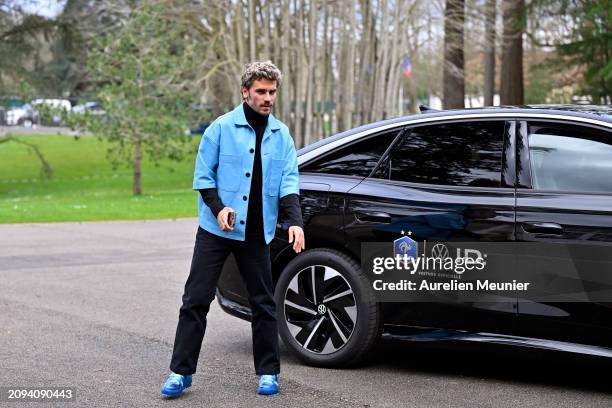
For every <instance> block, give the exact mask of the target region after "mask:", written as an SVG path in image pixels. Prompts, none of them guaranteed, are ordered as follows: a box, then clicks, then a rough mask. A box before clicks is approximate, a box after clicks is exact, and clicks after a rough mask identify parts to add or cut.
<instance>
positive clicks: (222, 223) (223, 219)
mask: <svg viewBox="0 0 612 408" xmlns="http://www.w3.org/2000/svg"><path fill="white" fill-rule="evenodd" d="M232 211H234V210H233V209H232V208H230V207H223V209H222V210H221V211H219V215H217V224H219V228H221V230H223V231H225V232H227V231H233V230H234V228H232V227H230V226H229V224H228V222H227V214H228V213H230V212H232Z"/></svg>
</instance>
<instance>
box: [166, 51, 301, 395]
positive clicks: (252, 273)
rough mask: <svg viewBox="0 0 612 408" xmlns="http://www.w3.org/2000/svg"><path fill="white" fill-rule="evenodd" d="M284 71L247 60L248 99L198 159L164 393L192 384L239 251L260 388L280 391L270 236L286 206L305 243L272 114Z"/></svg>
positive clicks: (289, 144) (292, 168) (282, 134)
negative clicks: (219, 290)
mask: <svg viewBox="0 0 612 408" xmlns="http://www.w3.org/2000/svg"><path fill="white" fill-rule="evenodd" d="M280 83H281V73H280V71H279V70H278V68H277V67H276V66H274V64H272V63H271V62H270V61H266V62H253V63H251V64H248V65H246V66H245V69H244V72H243V73H242V77H241V93H242V99H243V103H242V104H241V105H239V106H238V107H236V108H235V109H234V110H233V111H231V112H228V113H226V114H225V115H223V116H221V117H219V118H217V119H216V120H215V121H214V122H213V123H212V124H211V125H210V126H209V127H208V128H207V129H206V131H205V132H204V136H203V137H202V141H201V142H200V147H199V150H198V155H197V158H196V163H195V175H194V181H193V188H194V190H198V191H199V192H200V197H199V205H198V216H199V227H198V232H197V235H196V241H195V247H194V253H193V258H192V262H191V270H190V272H189V277H188V278H187V282H186V283H185V292H184V294H183V305H182V306H181V308H180V312H179V321H178V326H177V329H176V338H175V341H174V351H173V353H172V361H171V363H170V370H171V371H172V372H171V374H170V376H169V377H168V379H167V380H166V382H165V383H164V385H163V386H162V389H161V392H162V394H164V395H169V396H176V395H179V394H180V393H181V392H182V391H183V390H184V389H185V388H187V387H189V386H191V382H192V374H194V373H195V372H196V365H197V362H198V356H199V353H200V348H201V345H202V340H203V338H204V332H205V331H206V315H207V313H208V310H209V307H210V303H211V302H212V300H213V299H214V295H215V288H216V286H217V281H218V279H219V275H220V273H221V270H222V267H223V264H224V263H225V260H226V259H227V257H228V256H229V255H230V254H231V253H233V254H234V256H235V258H236V262H237V264H238V267H239V269H240V274H241V275H242V279H243V281H244V283H245V284H246V288H247V291H248V294H249V303H250V305H251V312H252V319H251V326H252V332H253V358H254V363H255V373H256V374H257V375H259V390H258V392H259V394H267V395H269V394H276V393H277V392H278V388H279V385H278V373H279V371H280V360H279V355H278V327H277V321H276V306H275V302H274V286H273V281H272V273H271V268H270V247H269V243H270V241H271V240H272V238H273V237H274V233H275V230H276V223H277V218H278V213H279V208H280V210H281V216H282V218H283V219H282V221H283V222H284V224H285V225H289V231H288V233H289V242H290V243H293V250H294V251H295V252H298V253H299V252H301V251H302V250H303V249H304V248H305V243H304V232H303V230H302V215H301V211H300V205H299V196H298V194H299V174H298V168H297V157H296V152H295V146H294V143H293V140H292V138H291V135H290V133H289V129H288V128H287V126H286V125H284V124H283V123H281V122H280V121H279V120H277V119H276V118H274V116H272V114H271V111H272V107H273V106H274V101H275V100H276V93H277V89H278V87H279V86H280Z"/></svg>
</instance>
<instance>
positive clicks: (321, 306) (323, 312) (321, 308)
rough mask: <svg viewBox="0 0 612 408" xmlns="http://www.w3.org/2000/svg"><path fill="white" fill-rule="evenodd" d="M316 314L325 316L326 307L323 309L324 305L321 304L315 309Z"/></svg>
mask: <svg viewBox="0 0 612 408" xmlns="http://www.w3.org/2000/svg"><path fill="white" fill-rule="evenodd" d="M317 312H319V314H321V315H323V314H325V312H327V307H325V305H323V304H321V305H319V306H318V307H317Z"/></svg>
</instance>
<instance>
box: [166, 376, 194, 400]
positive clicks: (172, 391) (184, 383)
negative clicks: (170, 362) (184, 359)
mask: <svg viewBox="0 0 612 408" xmlns="http://www.w3.org/2000/svg"><path fill="white" fill-rule="evenodd" d="M189 387H191V375H180V374H176V373H171V374H170V375H169V376H168V379H167V380H166V382H165V383H164V385H163V386H162V388H161V393H162V394H164V395H168V396H170V397H176V396H177V395H179V394H180V393H181V392H183V390H184V389H185V388H189Z"/></svg>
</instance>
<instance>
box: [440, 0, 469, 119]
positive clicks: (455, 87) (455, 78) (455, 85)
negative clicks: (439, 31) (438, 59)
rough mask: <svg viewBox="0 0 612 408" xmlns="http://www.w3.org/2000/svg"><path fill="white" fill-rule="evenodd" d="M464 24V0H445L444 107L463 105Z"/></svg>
mask: <svg viewBox="0 0 612 408" xmlns="http://www.w3.org/2000/svg"><path fill="white" fill-rule="evenodd" d="M464 24H465V0H446V8H445V10H444V75H443V80H442V82H443V87H444V91H443V93H444V101H443V105H444V108H445V109H457V108H463V107H464V100H465V72H464V60H463V27H464Z"/></svg>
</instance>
